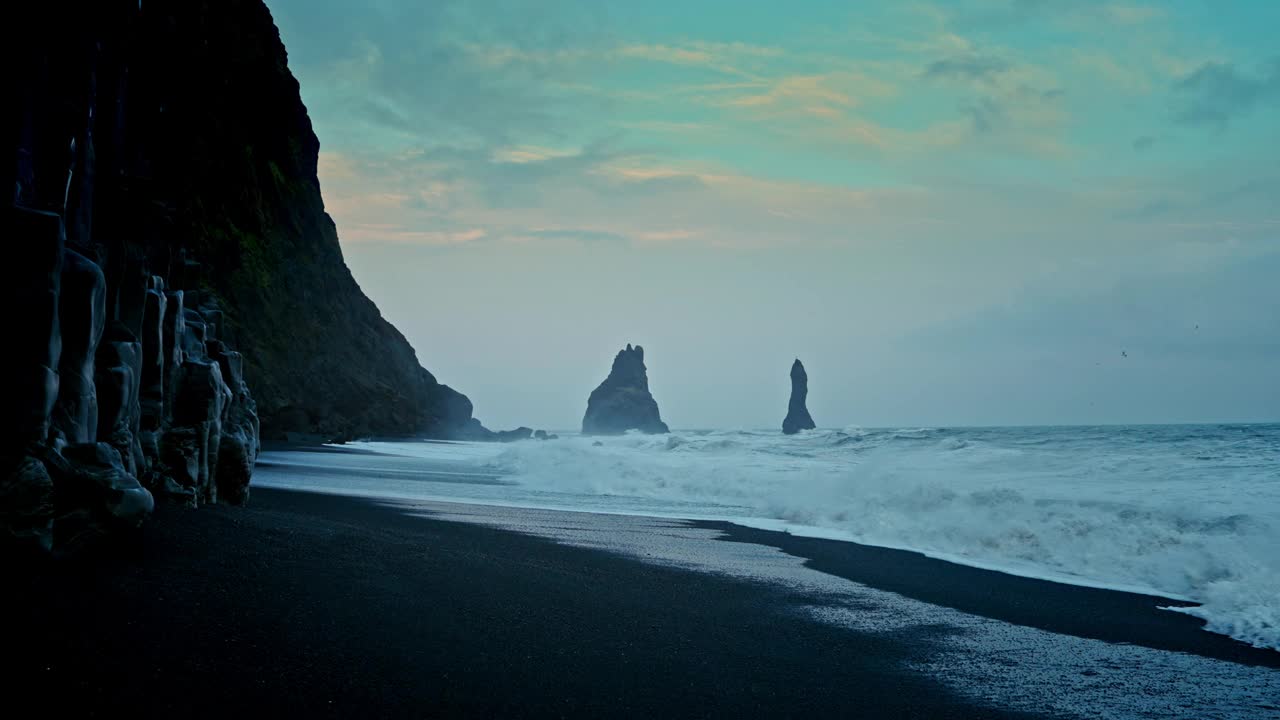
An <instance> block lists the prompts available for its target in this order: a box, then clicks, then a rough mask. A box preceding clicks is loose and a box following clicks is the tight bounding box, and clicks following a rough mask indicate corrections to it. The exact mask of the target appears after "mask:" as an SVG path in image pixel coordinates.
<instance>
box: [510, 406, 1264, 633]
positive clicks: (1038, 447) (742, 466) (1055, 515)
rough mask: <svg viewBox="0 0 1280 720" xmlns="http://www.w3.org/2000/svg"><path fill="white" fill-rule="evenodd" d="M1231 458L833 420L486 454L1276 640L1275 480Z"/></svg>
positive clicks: (600, 489) (525, 467)
mask: <svg viewBox="0 0 1280 720" xmlns="http://www.w3.org/2000/svg"><path fill="white" fill-rule="evenodd" d="M993 432H994V431H993ZM1108 442H1109V441H1108ZM597 443H599V444H597ZM1224 447H1226V450H1227V451H1232V448H1233V447H1234V446H1229V445H1228V446H1224ZM1233 452H1235V456H1231V457H1235V458H1236V460H1239V462H1235V461H1232V462H1228V461H1226V460H1224V461H1222V463H1220V464H1219V465H1216V466H1213V467H1207V466H1206V464H1205V462H1204V461H1203V458H1204V457H1205V455H1204V451H1203V450H1196V451H1195V452H1188V451H1187V450H1186V448H1185V447H1183V446H1182V445H1179V444H1178V443H1172V444H1160V443H1154V442H1138V441H1134V442H1129V443H1119V444H1117V443H1111V444H1107V443H1105V442H1102V441H1101V440H1099V439H1098V438H1097V437H1092V436H1089V435H1087V434H1083V435H1080V436H1079V437H1076V436H1071V437H1067V438H1063V439H1059V440H1055V441H1054V442H1051V443H1048V444H1046V443H1044V442H1043V438H1038V437H1025V438H1019V437H1018V436H1016V435H1008V436H1000V435H998V434H991V433H988V434H987V435H984V434H983V433H982V432H975V431H960V432H950V431H946V430H938V429H929V428H920V429H910V430H902V431H872V432H868V431H862V430H860V429H857V428H846V429H845V430H817V431H811V432H806V433H801V434H800V435H796V436H792V437H784V436H781V435H778V434H774V433H752V432H708V433H678V434H673V435H669V436H642V435H628V436H624V437H620V438H608V439H603V440H596V439H588V438H580V437H570V438H564V439H562V440H560V441H557V442H545V443H533V442H530V443H518V444H516V445H514V446H512V447H510V448H508V449H506V450H505V451H503V452H502V453H501V454H499V455H498V456H497V457H495V458H493V459H490V460H488V461H487V463H486V464H487V465H488V466H489V467H490V468H491V469H493V470H495V471H499V472H502V473H504V474H508V475H509V477H510V478H511V479H512V480H514V481H515V482H517V483H519V484H520V485H521V486H523V487H526V488H529V489H531V490H537V491H545V492H550V493H555V494H557V495H558V496H561V497H565V496H594V497H596V498H602V499H603V500H605V501H607V499H608V498H610V497H618V498H646V499H651V500H659V501H668V502H671V503H673V504H679V505H682V506H688V505H689V504H690V503H696V504H701V505H703V506H706V505H709V504H710V505H714V506H716V507H718V508H720V510H719V511H718V513H719V514H720V515H721V516H722V517H735V518H746V519H747V520H748V522H749V521H750V519H751V518H755V519H759V520H764V521H773V522H777V521H785V522H787V523H790V524H792V525H793V526H794V527H795V528H797V529H805V528H808V529H811V530H815V531H821V532H822V533H823V534H826V535H828V536H835V537H841V538H845V539H849V540H855V541H860V542H865V543H871V544H877V545H884V546H889V547H899V548H908V549H914V550H919V551H922V552H926V553H928V554H930V555H934V556H936V557H941V558H945V559H949V560H953V561H957V562H962V563H968V564H974V565H979V566H983V567H989V568H993V569H1001V570H1005V571H1008V572H1013V573H1018V574H1024V575H1031V576H1036V577H1044V578H1048V579H1055V580H1060V581H1066V582H1074V583H1079V584H1090V585H1098V586H1102V587H1113V588H1119V589H1129V590H1138V591H1147V592H1153V593H1156V594H1161V595H1165V596H1168V597H1171V598H1175V599H1183V600H1190V601H1194V602H1198V603H1201V605H1200V606H1199V607H1196V608H1192V609H1189V610H1186V612H1189V613H1190V614H1193V615H1196V616H1198V617H1202V618H1204V619H1205V620H1206V621H1207V622H1208V629H1210V630H1213V631H1216V632H1222V633H1225V634H1228V635H1231V636H1233V637H1236V638H1238V639H1240V640H1243V641H1246V642H1249V643H1252V644H1254V645H1258V646H1261V647H1270V648H1274V649H1278V650H1280V601H1277V598H1280V506H1278V505H1280V503H1277V498H1278V497H1280V494H1278V493H1280V488H1277V487H1276V485H1275V482H1274V480H1272V481H1271V482H1270V484H1269V485H1268V483H1267V481H1266V479H1265V469H1263V466H1264V465H1265V462H1263V463H1262V464H1255V463H1254V462H1253V461H1251V460H1249V458H1248V452H1245V451H1240V450H1239V448H1236V450H1235V451H1233ZM1228 455H1230V452H1228ZM1237 456H1238V457H1237ZM1240 458H1243V459H1240ZM1228 459H1230V457H1229V458H1228Z"/></svg>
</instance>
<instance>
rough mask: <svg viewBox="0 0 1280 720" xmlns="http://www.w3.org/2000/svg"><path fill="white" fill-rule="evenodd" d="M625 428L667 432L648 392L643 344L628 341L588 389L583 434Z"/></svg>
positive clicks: (615, 431)
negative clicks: (606, 371)
mask: <svg viewBox="0 0 1280 720" xmlns="http://www.w3.org/2000/svg"><path fill="white" fill-rule="evenodd" d="M628 430H640V431H642V432H646V433H665V432H668V430H667V424H666V423H664V422H662V417H661V416H660V415H659V413H658V403H657V401H656V400H654V399H653V395H652V394H650V393H649V374H648V371H647V370H646V369H645V366H644V348H642V347H640V346H639V345H636V346H635V347H634V348H633V347H631V346H630V345H627V347H626V349H624V350H621V351H619V352H618V355H617V356H616V357H615V358H614V359H613V368H612V369H610V371H609V377H607V378H605V380H604V382H602V383H600V386H599V387H597V388H596V389H595V390H593V391H591V397H590V398H588V399H587V414H586V415H585V416H584V417H583V418H582V434H583V435H621V434H622V433H624V432H626V431H628Z"/></svg>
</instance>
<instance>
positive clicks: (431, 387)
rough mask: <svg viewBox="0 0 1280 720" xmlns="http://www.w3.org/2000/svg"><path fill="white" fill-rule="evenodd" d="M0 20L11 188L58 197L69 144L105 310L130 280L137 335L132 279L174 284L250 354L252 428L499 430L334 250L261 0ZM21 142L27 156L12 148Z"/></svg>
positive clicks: (54, 4) (295, 98)
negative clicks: (9, 76)
mask: <svg viewBox="0 0 1280 720" xmlns="http://www.w3.org/2000/svg"><path fill="white" fill-rule="evenodd" d="M11 28H12V29H11V31H10V33H7V34H11V35H13V36H14V37H13V38H11V39H12V40H13V42H14V43H19V44H21V47H17V48H10V49H11V50H15V58H16V60H15V63H14V64H11V65H9V66H8V67H10V68H13V67H16V68H17V70H16V71H13V72H16V77H17V78H18V80H19V85H20V87H19V88H18V94H19V105H21V106H23V107H26V108H29V109H28V110H26V111H25V114H22V113H20V116H19V118H18V122H17V124H16V126H6V135H7V137H6V140H10V139H13V140H16V142H15V145H16V146H17V147H18V149H19V158H18V161H17V163H16V165H17V166H18V169H17V174H18V175H19V176H21V177H20V178H18V179H19V180H20V182H22V183H23V186H24V187H25V188H28V189H26V190H24V191H23V192H24V195H26V196H29V195H31V194H32V188H31V186H30V183H35V185H36V186H38V187H36V188H34V190H35V192H34V194H35V196H38V197H40V198H42V199H43V200H44V201H47V202H46V204H43V205H40V206H36V207H38V208H39V209H46V210H53V211H56V212H61V206H62V202H61V201H62V198H63V196H64V194H67V192H66V188H67V187H68V183H67V177H66V171H67V167H68V166H69V163H67V162H66V160H67V158H69V157H71V158H73V159H74V161H75V164H76V167H77V168H81V167H83V168H86V169H89V172H80V173H77V174H76V175H74V176H73V178H72V180H71V182H70V185H69V187H70V190H69V195H70V203H69V206H68V208H67V217H66V222H67V226H68V230H67V232H68V237H69V242H71V245H72V247H73V249H76V251H77V252H81V253H82V254H85V253H84V252H83V250H82V249H81V246H82V245H83V243H82V241H81V235H82V233H81V232H80V229H81V228H84V229H85V230H86V231H87V230H88V229H89V227H90V226H91V227H92V230H93V235H94V237H93V239H92V240H91V241H92V242H98V240H99V239H101V242H102V243H103V244H104V245H105V246H106V247H107V248H108V249H109V250H110V251H111V253H110V258H105V257H102V258H95V257H93V256H92V255H91V254H88V255H86V257H88V258H89V259H91V260H95V261H99V260H100V261H102V262H100V263H99V264H100V266H101V269H102V271H103V272H104V274H105V276H106V282H107V287H108V288H109V289H110V290H111V292H112V293H113V295H112V296H111V297H108V299H107V305H108V311H109V314H110V315H111V316H112V317H113V318H114V317H115V316H116V314H117V310H116V306H117V300H118V299H123V301H124V305H123V308H122V310H121V311H120V312H124V313H125V315H126V316H122V317H121V319H122V320H123V322H124V324H125V326H126V327H128V328H130V329H131V331H132V332H133V333H134V336H135V337H136V338H137V339H138V341H140V342H146V341H147V338H144V337H142V336H141V321H142V318H143V315H144V314H145V312H146V310H147V305H146V300H145V298H144V297H143V296H144V295H146V294H148V293H149V292H150V291H152V290H155V292H156V293H157V294H158V295H160V296H163V295H164V294H165V293H166V292H169V291H172V290H182V291H184V293H185V295H186V297H185V303H184V306H183V310H184V311H185V310H195V311H196V312H198V313H201V314H202V316H204V321H205V323H206V325H207V326H210V327H216V332H211V333H209V334H208V337H207V338H206V339H213V338H215V336H216V339H218V340H220V341H222V342H224V343H225V344H226V345H227V346H228V347H234V348H236V349H237V350H239V351H240V352H242V353H243V359H242V361H241V362H242V363H243V378H244V381H245V382H246V383H247V385H248V388H249V389H250V391H251V392H252V394H253V397H254V398H255V399H256V401H257V404H258V412H259V415H260V417H261V420H262V434H263V437H264V438H268V439H290V438H295V439H316V440H335V439H336V440H343V439H350V438H355V437H367V436H406V435H417V436H431V437H451V438H463V437H465V438H474V439H492V437H491V435H490V434H489V433H488V431H487V430H485V429H484V428H483V427H482V426H481V425H480V424H479V423H478V422H477V421H475V420H474V419H473V418H472V406H471V402H470V401H469V400H468V399H467V398H466V397H465V396H464V395H462V394H461V393H458V392H456V391H454V390H452V389H450V388H449V387H447V386H445V385H442V384H440V383H439V382H438V381H437V380H436V379H435V377H434V376H432V375H431V373H429V372H427V371H426V370H424V369H423V368H422V367H421V366H420V365H419V363H418V360H417V357H416V354H415V353H414V350H413V348H412V347H411V346H410V345H409V344H408V342H407V341H406V340H405V338H404V337H403V336H402V335H401V334H400V333H399V331H397V330H396V329H395V328H394V327H392V326H391V325H390V324H389V323H387V322H386V321H385V320H384V319H383V318H382V316H381V314H380V313H379V311H378V309H377V307H375V306H374V304H373V303H372V301H370V300H369V299H368V298H367V297H366V296H365V295H364V293H363V292H362V291H361V289H360V287H359V286H358V285H357V284H356V282H355V280H354V279H353V278H352V276H351V273H350V271H349V270H348V268H347V267H346V264H345V263H344V261H343V257H342V251H341V248H340V247H339V244H338V236H337V231H336V229H335V227H334V224H333V221H332V220H331V219H330V218H329V216H328V214H326V213H325V210H324V203H323V200H322V199H321V195H320V185H319V181H318V180H317V159H318V153H319V141H318V140H317V138H316V136H315V133H314V132H313V131H312V127H311V122H310V120H309V119H308V117H307V112H306V108H305V107H304V106H303V104H302V100H301V97H300V95H299V89H298V83H297V81H296V80H295V79H294V77H293V75H292V74H291V73H290V72H289V69H288V65H287V56H286V53H285V49H284V46H283V44H282V43H281V40H280V37H279V33H278V32H277V30H276V27H275V25H274V23H273V21H272V19H271V15H270V13H269V11H268V10H267V8H266V6H265V5H264V4H263V2H262V0H182V1H179V0H148V1H147V2H143V3H137V2H132V1H130V0H103V2H98V3H73V2H69V0H51V1H50V2H45V3H39V4H38V7H35V8H33V10H32V13H31V14H28V15H27V16H24V22H22V23H16V22H15V23H14V24H11ZM30 108H35V109H34V110H33V109H30ZM90 110H93V112H94V114H93V116H92V117H91V118H90V117H89V116H88V112H89V111H90ZM73 137H74V138H76V140H77V144H76V146H75V148H74V149H73V150H71V152H70V155H69V154H68V146H69V141H70V139H71V138H73ZM33 147H34V148H38V150H39V158H38V159H36V160H35V162H36V163H38V164H40V167H39V168H38V169H39V170H40V172H38V173H35V172H32V170H33V168H32V167H31V166H30V165H29V164H28V160H29V159H30V158H27V156H26V155H25V154H23V153H25V152H26V150H27V149H31V148H33ZM55 155H57V156H58V158H59V162H60V163H61V168H60V169H59V170H58V171H56V172H54V171H52V169H51V168H52V167H53V165H52V164H51V163H52V159H53V157H54V156H55ZM6 164H7V165H8V164H9V163H6ZM46 164H48V165H46ZM46 168H49V170H48V171H46ZM93 168H96V170H93ZM11 169H12V168H8V167H6V170H11ZM11 179H12V178H11V177H7V178H5V180H6V181H8V180H11ZM5 187H9V185H8V184H6V185H5ZM23 202H24V204H27V205H30V200H24V201H23ZM104 263H105V264H104ZM148 275H158V276H161V277H162V278H163V279H164V280H165V290H156V289H155V288H151V287H149V286H147V284H146V279H147V277H148ZM151 307H152V308H153V309H152V312H157V313H158V312H159V311H160V305H159V303H158V302H156V303H155V305H153V306H151ZM207 310H208V311H210V312H211V313H212V314H211V315H207V314H206V311H207ZM166 312H169V310H168V308H166ZM183 315H184V313H182V312H179V313H177V316H178V317H180V318H183ZM159 317H160V319H161V320H162V322H165V323H167V322H168V321H169V318H167V317H166V315H165V314H164V313H160V314H159ZM183 319H184V320H185V319H188V318H183ZM144 371H145V373H144V374H146V375H147V377H146V378H144V379H140V380H139V382H140V383H141V384H142V387H143V388H144V390H145V392H144V395H145V396H146V398H147V399H145V400H143V401H142V402H154V401H155V399H156V397H157V395H156V393H155V392H154V390H155V389H156V388H158V387H159V384H158V383H157V382H156V381H157V377H156V376H155V374H154V367H151V368H150V369H148V368H144ZM159 381H160V383H163V382H164V381H165V379H164V378H159ZM67 409H68V410H72V409H73V408H71V407H70V406H68V408H67ZM81 409H82V410H83V408H81Z"/></svg>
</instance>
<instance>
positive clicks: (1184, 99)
mask: <svg viewBox="0 0 1280 720" xmlns="http://www.w3.org/2000/svg"><path fill="white" fill-rule="evenodd" d="M1174 91H1175V94H1176V95H1177V99H1176V101H1177V103H1178V106H1179V107H1178V110H1177V111H1176V116H1175V117H1176V118H1177V120H1178V122H1180V123H1182V124H1185V125H1192V126H1202V127H1211V128H1214V129H1217V130H1224V129H1226V128H1227V126H1228V125H1230V123H1231V121H1232V119H1233V118H1235V117H1237V116H1240V115H1243V114H1245V113H1248V112H1251V111H1253V110H1254V109H1256V108H1257V107H1259V106H1261V105H1267V104H1275V103H1280V56H1277V57H1274V58H1272V59H1271V60H1269V61H1268V62H1266V63H1265V64H1263V65H1262V67H1260V68H1259V69H1257V70H1256V71H1248V70H1241V69H1240V68H1238V67H1236V66H1235V65H1234V64H1231V63H1224V62H1207V63H1205V64H1203V65H1201V66H1200V67H1198V68H1196V69H1195V71H1193V72H1191V73H1190V74H1189V75H1187V76H1186V77H1183V78H1182V79H1180V80H1178V82H1177V83H1175V84H1174Z"/></svg>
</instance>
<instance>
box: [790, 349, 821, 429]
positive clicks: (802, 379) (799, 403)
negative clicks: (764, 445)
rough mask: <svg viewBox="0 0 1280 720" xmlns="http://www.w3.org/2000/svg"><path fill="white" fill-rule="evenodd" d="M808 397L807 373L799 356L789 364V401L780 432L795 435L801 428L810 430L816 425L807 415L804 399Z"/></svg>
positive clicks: (807, 410) (807, 409)
mask: <svg viewBox="0 0 1280 720" xmlns="http://www.w3.org/2000/svg"><path fill="white" fill-rule="evenodd" d="M808 397H809V374H808V373H806V372H805V371H804V365H803V364H802V363H801V362H800V359H799V358H796V361H795V362H794V363H792V364H791V402H790V403H788V404H787V417H786V419H785V420H783V421H782V432H783V433H785V434H787V435H795V434H796V433H798V432H800V431H801V430H812V429H814V428H815V427H817V425H815V424H814V423H813V418H812V417H811V416H810V415H809V408H807V407H805V404H804V401H805V399H806V398H808Z"/></svg>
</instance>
